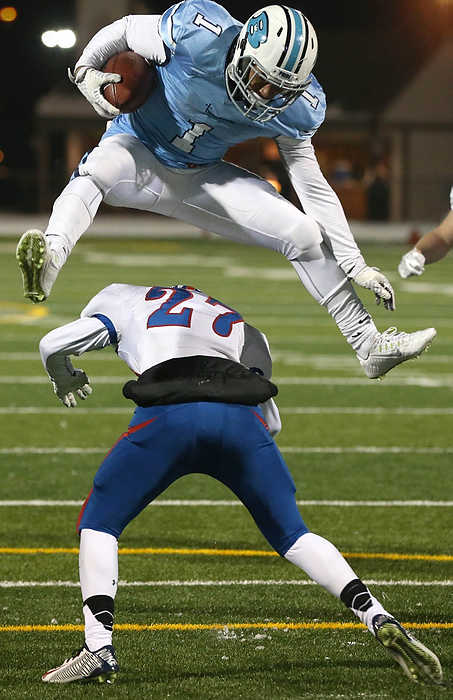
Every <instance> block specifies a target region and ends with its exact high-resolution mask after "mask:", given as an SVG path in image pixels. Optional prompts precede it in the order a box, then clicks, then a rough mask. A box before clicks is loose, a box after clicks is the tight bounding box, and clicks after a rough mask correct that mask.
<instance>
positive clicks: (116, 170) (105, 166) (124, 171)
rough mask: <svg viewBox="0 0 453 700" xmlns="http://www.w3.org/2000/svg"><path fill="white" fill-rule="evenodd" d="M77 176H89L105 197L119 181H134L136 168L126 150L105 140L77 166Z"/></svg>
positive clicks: (114, 141)
mask: <svg viewBox="0 0 453 700" xmlns="http://www.w3.org/2000/svg"><path fill="white" fill-rule="evenodd" d="M79 175H81V176H83V175H89V176H90V177H91V179H92V180H93V182H95V183H96V185H97V186H98V187H99V189H100V190H101V191H102V193H103V195H104V196H105V194H107V193H108V192H109V191H110V190H111V189H112V187H114V186H115V185H116V184H117V183H118V182H120V181H121V180H129V181H131V180H132V181H135V179H136V166H135V162H134V158H133V155H132V154H131V153H130V152H129V150H128V149H127V148H125V147H124V146H123V145H122V144H120V143H117V142H116V140H115V139H113V138H112V139H105V141H101V143H100V144H99V146H96V148H94V149H93V150H92V151H91V153H90V154H89V155H88V157H87V159H86V160H85V162H84V163H81V164H80V165H79ZM76 179H77V178H76Z"/></svg>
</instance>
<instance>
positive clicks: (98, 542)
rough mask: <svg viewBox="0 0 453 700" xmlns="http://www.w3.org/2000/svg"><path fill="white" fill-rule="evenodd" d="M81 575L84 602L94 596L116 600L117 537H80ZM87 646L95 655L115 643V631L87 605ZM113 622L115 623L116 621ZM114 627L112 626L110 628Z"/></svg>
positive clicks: (94, 534) (98, 534)
mask: <svg viewBox="0 0 453 700" xmlns="http://www.w3.org/2000/svg"><path fill="white" fill-rule="evenodd" d="M79 575H80V587H81V591H82V600H83V601H86V600H88V599H89V598H92V597H93V596H108V597H109V598H111V599H112V600H113V599H114V598H115V595H116V591H117V589H118V541H117V539H116V537H113V535H109V534H107V533H106V532H99V531H97V530H89V529H86V528H85V529H83V530H82V531H81V533H80V551H79ZM83 614H84V617H85V642H86V645H87V647H88V649H90V650H91V651H96V650H97V649H100V647H102V646H105V645H106V644H111V643H112V629H108V628H107V627H106V626H105V625H104V624H103V623H102V622H100V621H99V620H97V619H96V617H95V616H94V614H93V613H92V611H91V610H90V608H89V607H88V606H87V605H84V606H83ZM112 622H113V620H112ZM109 627H110V625H109Z"/></svg>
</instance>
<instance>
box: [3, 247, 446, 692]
mask: <svg viewBox="0 0 453 700" xmlns="http://www.w3.org/2000/svg"><path fill="white" fill-rule="evenodd" d="M14 250H15V241H13V239H10V240H9V239H3V240H2V241H0V265H1V270H2V275H1V278H0V360H1V371H0V424H1V436H2V439H1V444H0V477H1V480H0V484H1V486H0V696H2V697H3V696H4V697H5V698H13V699H14V700H16V699H17V700H18V699H21V698H57V697H58V698H65V697H68V698H69V697H71V698H82V697H83V698H94V697H107V696H108V697H110V698H139V697H152V698H203V699H204V698H248V699H250V698H253V699H254V700H255V699H256V700H258V698H260V699H261V698H266V699H273V698H278V699H286V698H435V697H438V696H439V697H447V696H450V693H452V690H453V688H449V689H448V688H447V689H440V688H426V687H423V686H418V685H416V684H413V683H411V682H410V681H409V680H408V679H406V677H405V676H404V675H403V674H402V672H401V670H400V668H399V666H397V664H396V663H395V662H394V661H393V660H392V658H391V657H390V656H389V655H388V654H387V653H386V652H385V650H384V649H383V648H382V647H380V646H379V645H378V644H377V643H376V642H375V641H374V640H373V638H372V637H371V635H370V634H369V632H368V631H367V630H366V629H365V628H364V627H363V626H361V625H360V624H359V623H358V620H357V618H355V617H354V616H353V615H352V614H350V612H349V611H348V610H347V609H345V608H344V607H343V606H342V604H340V603H339V602H338V601H337V600H336V599H334V598H332V597H331V596H329V595H328V594H327V593H326V592H325V591H324V590H322V589H320V588H319V587H316V586H315V585H314V584H313V583H312V582H311V581H310V580H309V579H308V578H307V577H306V576H305V574H303V573H302V572H301V571H300V570H298V569H296V568H295V567H294V566H292V565H291V564H289V563H288V562H286V561H285V560H282V559H281V558H279V557H278V556H276V555H275V554H274V553H273V552H272V551H271V550H270V547H269V545H268V544H267V542H266V541H265V540H264V539H263V537H262V535H261V534H260V532H259V531H258V530H257V529H256V527H255V525H254V523H253V521H252V519H251V518H250V516H249V514H248V512H247V511H246V510H245V509H244V508H243V507H242V506H241V505H240V504H238V503H237V501H236V500H235V497H234V496H233V494H231V493H230V492H229V491H227V489H226V488H225V487H224V486H222V485H221V484H219V483H217V482H216V481H214V480H212V479H210V478H208V477H204V476H201V475H192V476H190V477H186V478H185V479H182V480H180V481H178V482H176V483H175V484H174V485H173V486H172V487H171V488H170V489H169V490H168V491H167V492H165V494H163V495H162V496H161V498H160V499H158V501H157V502H156V503H155V504H154V505H152V506H150V507H149V508H147V509H146V510H145V512H143V513H142V514H141V515H140V516H139V517H138V518H137V519H136V520H135V521H134V522H133V523H131V525H130V526H129V528H127V529H126V531H125V532H124V534H123V536H122V538H121V540H120V557H119V563H120V572H119V573H120V586H119V590H118V595H117V599H116V634H115V638H114V642H115V647H116V650H117V653H118V658H119V663H120V667H121V673H120V675H119V677H118V680H117V683H116V684H115V685H114V686H110V687H103V686H99V687H95V686H74V685H70V686H47V685H44V684H43V683H42V682H41V680H40V676H41V674H42V673H43V672H44V671H46V670H47V669H49V668H52V667H53V666H56V665H58V664H59V663H61V662H62V661H63V659H64V658H65V657H67V656H69V655H70V653H71V652H72V651H73V650H74V649H77V648H78V647H80V646H81V644H82V641H83V634H82V626H81V625H82V613H81V605H80V590H79V588H78V583H77V581H78V569H77V546H78V540H77V537H76V534H75V523H76V519H77V515H78V512H79V509H80V505H81V503H82V501H83V499H84V498H85V496H86V495H87V493H88V492H89V490H90V487H91V482H92V479H93V476H94V473H95V471H96V469H97V467H98V465H99V464H100V462H101V460H102V458H103V456H104V455H105V453H106V452H107V451H108V449H109V448H110V447H111V445H112V444H113V443H114V441H115V440H116V439H117V438H118V436H119V435H120V434H121V433H122V432H124V430H125V429H126V427H127V424H128V421H129V418H130V416H131V414H132V411H133V406H132V404H131V403H130V402H128V401H127V400H126V399H124V398H123V397H122V394H121V388H122V384H123V383H124V381H126V380H127V379H129V378H130V377H131V375H130V373H129V371H128V369H127V367H126V366H125V365H124V364H123V363H122V362H121V361H120V360H119V359H118V358H117V357H116V355H115V353H114V352H113V350H110V349H107V350H104V351H102V352H98V353H89V354H87V355H84V356H82V357H81V358H73V361H74V366H75V367H81V368H83V369H84V370H85V371H86V372H87V374H88V376H89V378H90V381H91V383H92V386H93V389H94V392H93V394H92V396H91V397H90V398H89V399H88V400H87V401H86V402H79V405H78V407H77V408H75V409H65V408H64V407H63V406H61V404H59V402H58V401H57V400H56V398H55V396H54V394H53V393H52V388H51V385H50V383H49V382H48V379H47V375H46V374H45V373H44V370H43V367H42V365H41V362H40V359H39V354H38V343H39V340H40V338H41V337H42V336H43V335H44V334H45V333H46V332H47V331H49V330H50V329H52V328H55V327H56V326H58V325H61V324H63V323H66V322H69V321H71V320H74V319H75V318H77V317H78V315H79V313H80V311H81V309H82V308H83V306H84V305H85V304H86V302H87V301H88V300H89V299H90V298H91V297H92V296H93V295H94V294H95V293H96V292H97V291H99V290H100V289H101V288H103V287H104V286H106V285H107V284H110V283H111V282H128V283H134V284H143V285H149V286H151V285H163V286H165V285H168V284H176V283H185V284H189V285H194V286H197V287H199V288H200V289H202V290H203V291H205V292H208V293H209V294H211V295H212V296H214V297H216V298H218V299H221V300H222V301H224V302H225V303H226V304H228V305H229V306H231V307H233V308H236V309H238V310H239V311H241V312H242V314H243V316H244V317H245V318H246V320H248V321H249V322H250V323H252V324H254V325H257V326H258V327H259V328H260V329H261V330H263V331H264V332H265V333H266V335H267V337H268V339H269V342H270V346H271V351H272V354H273V358H274V381H275V382H276V384H277V385H278V387H279V395H278V397H277V402H278V405H279V408H280V412H281V417H282V422H283V430H282V432H281V434H280V435H279V437H278V440H277V441H278V444H279V446H280V449H281V450H282V453H283V455H284V457H285V459H286V461H287V463H288V465H289V467H290V470H291V472H292V474H293V477H294V479H295V482H296V486H297V498H298V501H299V503H300V509H301V512H302V516H303V518H304V520H305V522H306V523H307V525H308V526H309V527H310V529H311V530H313V531H314V532H316V533H318V534H320V535H323V536H325V537H327V538H328V539H330V540H331V541H333V542H334V544H336V546H337V547H338V548H339V549H340V551H342V552H343V553H344V554H345V556H346V557H347V559H348V561H349V563H350V564H351V566H352V567H353V568H354V569H355V570H356V571H357V574H358V575H359V576H360V577H361V578H362V579H364V580H365V582H367V583H368V584H369V586H370V588H371V589H372V591H373V592H374V593H375V594H376V595H377V596H378V597H379V598H380V599H381V601H382V602H383V604H384V605H385V606H386V607H387V609H388V610H389V611H390V612H392V613H393V614H394V615H395V616H396V617H398V619H400V620H401V621H402V622H403V623H405V624H407V625H408V626H409V627H410V628H411V630H413V632H414V633H415V634H416V636H418V637H419V639H420V640H421V641H422V642H423V643H425V644H427V645H428V646H430V647H431V648H432V649H433V650H434V651H435V652H436V653H437V654H438V655H439V657H440V658H441V661H442V663H443V666H444V671H445V675H446V677H447V679H451V677H452V675H453V674H452V672H451V667H452V662H453V634H452V632H453V599H452V590H453V545H452V532H453V487H452V483H453V479H452V471H453V469H452V465H453V428H452V425H453V424H452V419H453V401H452V397H453V371H452V361H453V312H452V298H453V282H452V280H453V256H450V258H447V259H446V260H445V261H443V262H442V263H439V264H437V265H434V266H430V267H428V268H427V272H426V273H425V275H424V276H423V277H422V278H421V279H415V280H414V279H411V280H407V281H404V282H403V281H402V280H400V279H399V278H398V277H397V274H396V265H397V263H398V261H399V258H400V255H401V253H402V251H403V248H402V247H400V246H383V245H382V246H380V245H368V246H363V252H364V254H365V257H366V259H367V261H368V262H369V264H372V265H377V266H379V267H381V268H382V270H383V271H384V272H386V273H388V275H389V277H390V279H391V281H392V283H394V286H395V290H396V294H397V310H396V311H395V312H394V313H393V314H391V313H389V312H387V311H385V310H384V309H383V308H381V307H376V306H375V304H374V298H373V295H372V294H371V293H369V292H367V291H364V290H361V292H360V295H361V297H362V299H363V300H364V302H365V304H366V305H367V307H368V308H369V310H370V311H372V313H373V315H374V318H375V321H376V324H377V326H378V328H379V329H380V330H384V329H385V328H387V327H389V326H391V325H397V326H398V327H399V328H400V329H402V330H406V331H413V330H417V329H419V328H425V327H428V326H435V327H436V328H437V331H438V337H437V338H436V340H435V342H434V344H433V346H432V348H431V349H430V351H429V352H428V353H426V354H425V355H424V356H423V357H422V358H421V359H420V360H418V361H412V362H409V363H406V364H405V365H402V366H399V367H397V368H395V369H394V370H393V371H392V372H391V373H390V374H389V375H388V376H387V377H386V378H385V379H384V380H383V381H380V382H376V381H371V380H368V379H367V378H366V377H365V375H364V374H363V372H362V370H361V368H360V366H359V364H358V362H357V360H356V359H355V355H354V353H353V352H352V351H351V349H350V348H349V346H348V345H347V344H346V342H345V341H344V340H343V338H342V336H341V335H340V334H339V332H338V331H337V329H336V327H335V325H334V323H333V322H332V321H331V319H330V318H329V316H328V315H327V313H326V312H325V311H324V310H323V309H321V308H320V307H319V306H318V305H317V304H316V303H315V302H314V301H313V300H312V298H311V297H310V296H309V295H308V294H307V292H305V290H304V289H303V287H302V285H300V284H299V283H298V280H297V277H296V275H295V273H294V271H293V269H292V268H291V266H290V265H289V264H288V263H287V262H286V261H285V260H284V259H282V258H281V257H279V256H278V255H277V254H275V253H272V252H270V251H266V250H261V249H258V248H250V247H246V246H239V245H236V244H230V243H228V242H226V241H221V240H218V239H214V240H208V239H197V240H133V239H125V240H117V239H114V240H107V239H90V238H86V239H85V240H82V241H81V242H79V244H78V245H77V247H76V248H75V250H74V252H73V254H72V256H71V258H70V260H69V262H68V263H67V265H66V267H65V268H64V270H63V271H62V273H61V275H60V277H59V279H58V281H57V283H56V285H55V288H54V291H53V293H52V296H51V298H50V300H49V301H48V302H47V303H45V304H43V305H37V306H35V305H32V304H31V303H29V302H27V301H26V300H24V299H23V297H22V286H21V280H20V276H19V273H18V270H17V268H16V264H15V258H14Z"/></svg>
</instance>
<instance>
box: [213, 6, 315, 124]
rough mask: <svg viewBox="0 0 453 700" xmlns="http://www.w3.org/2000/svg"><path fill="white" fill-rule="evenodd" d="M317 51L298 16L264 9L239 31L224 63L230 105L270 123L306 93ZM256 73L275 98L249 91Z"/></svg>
mask: <svg viewBox="0 0 453 700" xmlns="http://www.w3.org/2000/svg"><path fill="white" fill-rule="evenodd" d="M317 53H318V40H317V37H316V33H315V30H314V29H313V27H312V25H311V24H310V22H309V21H308V19H307V18H306V17H305V16H304V15H303V14H302V12H300V11H299V10H294V9H293V8H291V7H285V5H268V6H267V7H263V8H262V9H261V10H258V11H257V12H255V13H254V14H253V15H252V16H251V17H250V19H249V20H248V21H247V22H246V23H245V24H244V26H243V27H242V29H241V31H240V33H239V36H238V39H237V41H236V45H235V47H234V51H233V54H232V57H231V60H230V61H229V62H227V66H226V85H227V92H228V95H229V97H230V99H231V101H232V102H233V104H234V105H235V106H236V107H237V108H238V110H239V111H240V112H241V113H242V114H244V115H245V116H246V117H249V119H253V120H254V121H259V122H266V121H269V119H272V118H273V117H275V116H276V115H278V114H280V112H282V110H284V109H286V107H289V105H290V104H292V103H293V102H294V100H296V99H297V98H298V97H299V95H300V94H301V93H302V92H303V91H304V90H305V88H306V87H307V85H308V84H309V82H310V73H311V71H312V69H313V66H314V65H315V62H316V56H317ZM256 74H258V75H259V76H260V77H261V78H262V79H263V80H264V81H265V82H266V83H270V84H271V85H273V86H275V87H278V88H279V92H278V94H277V96H276V97H273V98H271V99H269V100H266V99H264V98H263V97H261V96H260V95H258V94H257V93H255V92H253V90H251V89H250V87H249V85H250V81H251V80H252V78H253V77H254V76H255V75H256Z"/></svg>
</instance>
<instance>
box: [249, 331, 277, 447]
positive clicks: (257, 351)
mask: <svg viewBox="0 0 453 700" xmlns="http://www.w3.org/2000/svg"><path fill="white" fill-rule="evenodd" d="M240 360H241V363H242V364H243V365H245V366H246V367H248V368H249V369H251V368H252V367H256V368H257V369H260V370H261V371H262V373H263V375H264V376H265V377H266V379H270V378H271V376H272V358H271V354H270V350H269V343H268V342H267V338H266V336H265V335H264V333H261V331H259V330H258V329H257V328H254V327H253V326H250V325H249V324H248V323H244V345H243V348H242V353H241V358H240ZM260 408H261V410H262V411H263V415H264V420H265V421H266V423H267V425H268V426H269V432H270V434H271V435H272V437H275V436H276V435H278V433H279V432H280V430H281V429H282V423H281V420H280V414H279V412H278V408H277V404H276V403H275V401H274V400H273V399H268V400H267V401H265V402H264V403H261V404H260Z"/></svg>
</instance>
